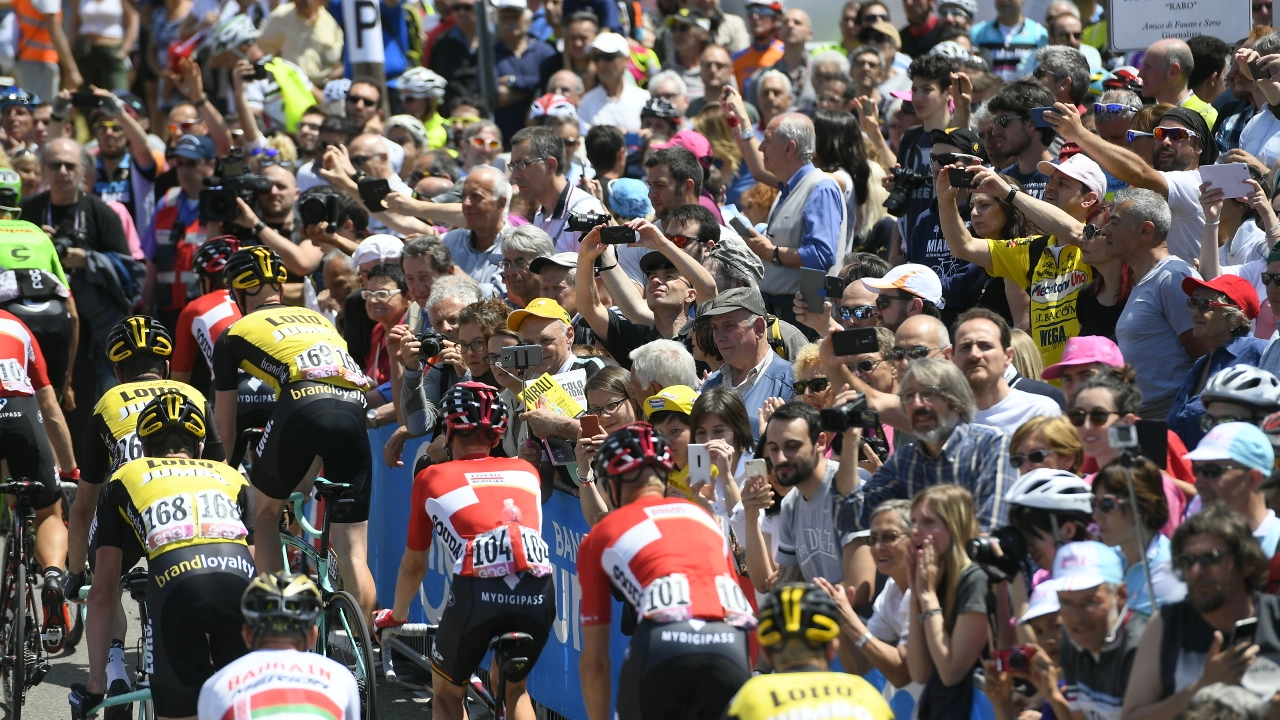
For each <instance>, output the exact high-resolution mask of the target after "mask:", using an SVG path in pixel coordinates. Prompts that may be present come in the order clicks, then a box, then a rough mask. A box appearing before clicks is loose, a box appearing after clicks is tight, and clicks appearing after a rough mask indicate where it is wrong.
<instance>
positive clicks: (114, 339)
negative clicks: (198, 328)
mask: <svg viewBox="0 0 1280 720" xmlns="http://www.w3.org/2000/svg"><path fill="white" fill-rule="evenodd" d="M140 354H141V355H150V356H152V357H156V358H167V357H169V356H170V355H173V337H172V336H170V335H169V331H168V330H167V329H166V328H165V326H163V325H161V324H160V322H159V321H158V320H156V319H155V318H153V317H151V316H150V315H130V316H129V317H127V318H125V319H124V320H121V321H120V323H119V324H118V325H116V326H115V327H113V328H111V334H110V335H108V336H107V359H108V360H110V361H111V362H113V363H115V364H117V365H119V364H120V363H122V362H124V361H125V360H128V359H129V358H132V357H134V356H135V355H140Z"/></svg>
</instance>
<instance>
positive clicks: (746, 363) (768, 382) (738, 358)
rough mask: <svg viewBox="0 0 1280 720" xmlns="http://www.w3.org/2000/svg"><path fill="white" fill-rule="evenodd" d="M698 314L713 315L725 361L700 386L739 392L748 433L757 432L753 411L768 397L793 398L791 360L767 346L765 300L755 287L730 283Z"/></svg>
mask: <svg viewBox="0 0 1280 720" xmlns="http://www.w3.org/2000/svg"><path fill="white" fill-rule="evenodd" d="M701 314H702V315H706V316H708V317H711V318H712V320H711V328H712V330H711V331H712V335H713V337H714V338H715V343H716V348H717V349H718V350H719V351H720V354H721V355H722V356H723V357H724V363H725V364H724V366H722V367H721V368H720V369H719V370H717V371H716V372H714V373H712V374H711V376H710V377H708V378H707V380H706V382H705V383H703V385H702V389H703V390H710V389H711V388H713V387H722V386H723V387H727V388H729V389H731V390H733V391H734V392H736V393H738V395H739V397H741V398H742V402H743V404H744V405H746V406H747V418H748V419H749V420H750V421H751V432H752V434H753V435H755V436H756V437H759V436H760V432H761V430H762V428H761V427H760V425H759V420H758V418H757V411H758V410H760V409H761V408H763V407H764V403H765V400H767V399H769V398H782V399H783V400H789V399H791V396H792V389H791V384H792V383H793V382H794V381H795V375H794V374H793V372H792V369H791V363H789V362H787V361H786V360H783V359H782V358H781V357H779V356H778V354H777V353H775V352H774V351H773V349H772V348H771V347H770V346H769V337H768V321H767V319H766V318H765V307H764V301H763V300H762V299H761V298H760V293H759V292H758V291H756V290H753V289H751V288H734V289H733V290H729V291H727V292H722V293H720V294H719V295H717V296H716V297H715V299H714V300H712V301H711V303H710V304H709V305H707V306H706V307H705V308H703V310H702V313H701Z"/></svg>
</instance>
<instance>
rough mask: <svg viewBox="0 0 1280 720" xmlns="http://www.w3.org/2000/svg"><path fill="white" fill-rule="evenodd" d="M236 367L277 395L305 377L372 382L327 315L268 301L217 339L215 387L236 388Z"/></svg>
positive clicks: (357, 386) (348, 384)
mask: <svg viewBox="0 0 1280 720" xmlns="http://www.w3.org/2000/svg"><path fill="white" fill-rule="evenodd" d="M237 369H240V370H244V371H245V372H247V373H249V374H250V375H253V376H255V377H257V378H259V379H260V380H262V381H263V382H265V383H267V385H269V386H270V387H271V389H272V390H274V391H275V393H276V396H277V397H278V396H279V395H280V389H281V388H283V387H284V386H285V385H288V384H290V383H295V382H303V381H307V380H310V381H313V382H322V383H326V384H329V385H333V386H335V387H341V388H348V389H353V390H365V389H367V388H368V387H369V379H368V378H366V377H365V375H364V370H363V369H362V368H361V366H360V363H358V362H356V361H355V359H353V358H352V357H351V355H350V354H349V353H348V352H347V341H346V340H344V339H343V338H342V335H340V334H338V331H337V330H336V329H335V328H334V327H333V324H332V323H330V322H329V320H328V319H327V318H326V317H325V316H323V315H321V314H320V313H318V312H315V311H314V310H308V309H307V308H298V307H289V306H285V305H265V306H263V307H261V308H259V309H257V310H255V311H254V312H251V313H249V314H248V315H245V316H244V317H242V318H240V319H239V320H237V321H235V322H234V323H232V325H231V327H230V328H228V329H227V331H226V332H224V333H223V334H222V337H221V338H219V339H218V341H217V342H216V343H215V344H214V348H213V375H214V387H216V388H217V389H218V390H220V391H225V390H235V389H236V388H237V387H238V386H239V384H238V382H237V380H236V370H237Z"/></svg>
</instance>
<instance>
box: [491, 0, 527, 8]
mask: <svg viewBox="0 0 1280 720" xmlns="http://www.w3.org/2000/svg"><path fill="white" fill-rule="evenodd" d="M493 6H494V7H495V8H497V9H498V10H528V9H529V3H528V0H493Z"/></svg>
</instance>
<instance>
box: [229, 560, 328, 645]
mask: <svg viewBox="0 0 1280 720" xmlns="http://www.w3.org/2000/svg"><path fill="white" fill-rule="evenodd" d="M323 606H324V602H323V598H322V596H321V595H320V588H318V587H316V584H315V583H314V582H312V580H311V578H309V577H307V576H306V575H302V574H298V575H294V574H291V573H290V572H289V571H287V570H284V571H281V572H278V573H265V572H264V573H262V574H260V575H258V576H257V577H255V578H254V579H253V580H251V581H250V582H249V587H247V588H245V589H244V595H241V596H240V612H241V613H243V614H244V621H245V622H246V623H248V624H249V627H250V628H252V629H253V631H254V633H255V634H256V633H258V632H259V631H260V630H266V631H271V632H277V633H280V632H305V631H306V630H307V628H309V627H310V626H311V625H313V624H314V623H315V621H316V618H317V617H319V616H320V610H321V609H322V608H323Z"/></svg>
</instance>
